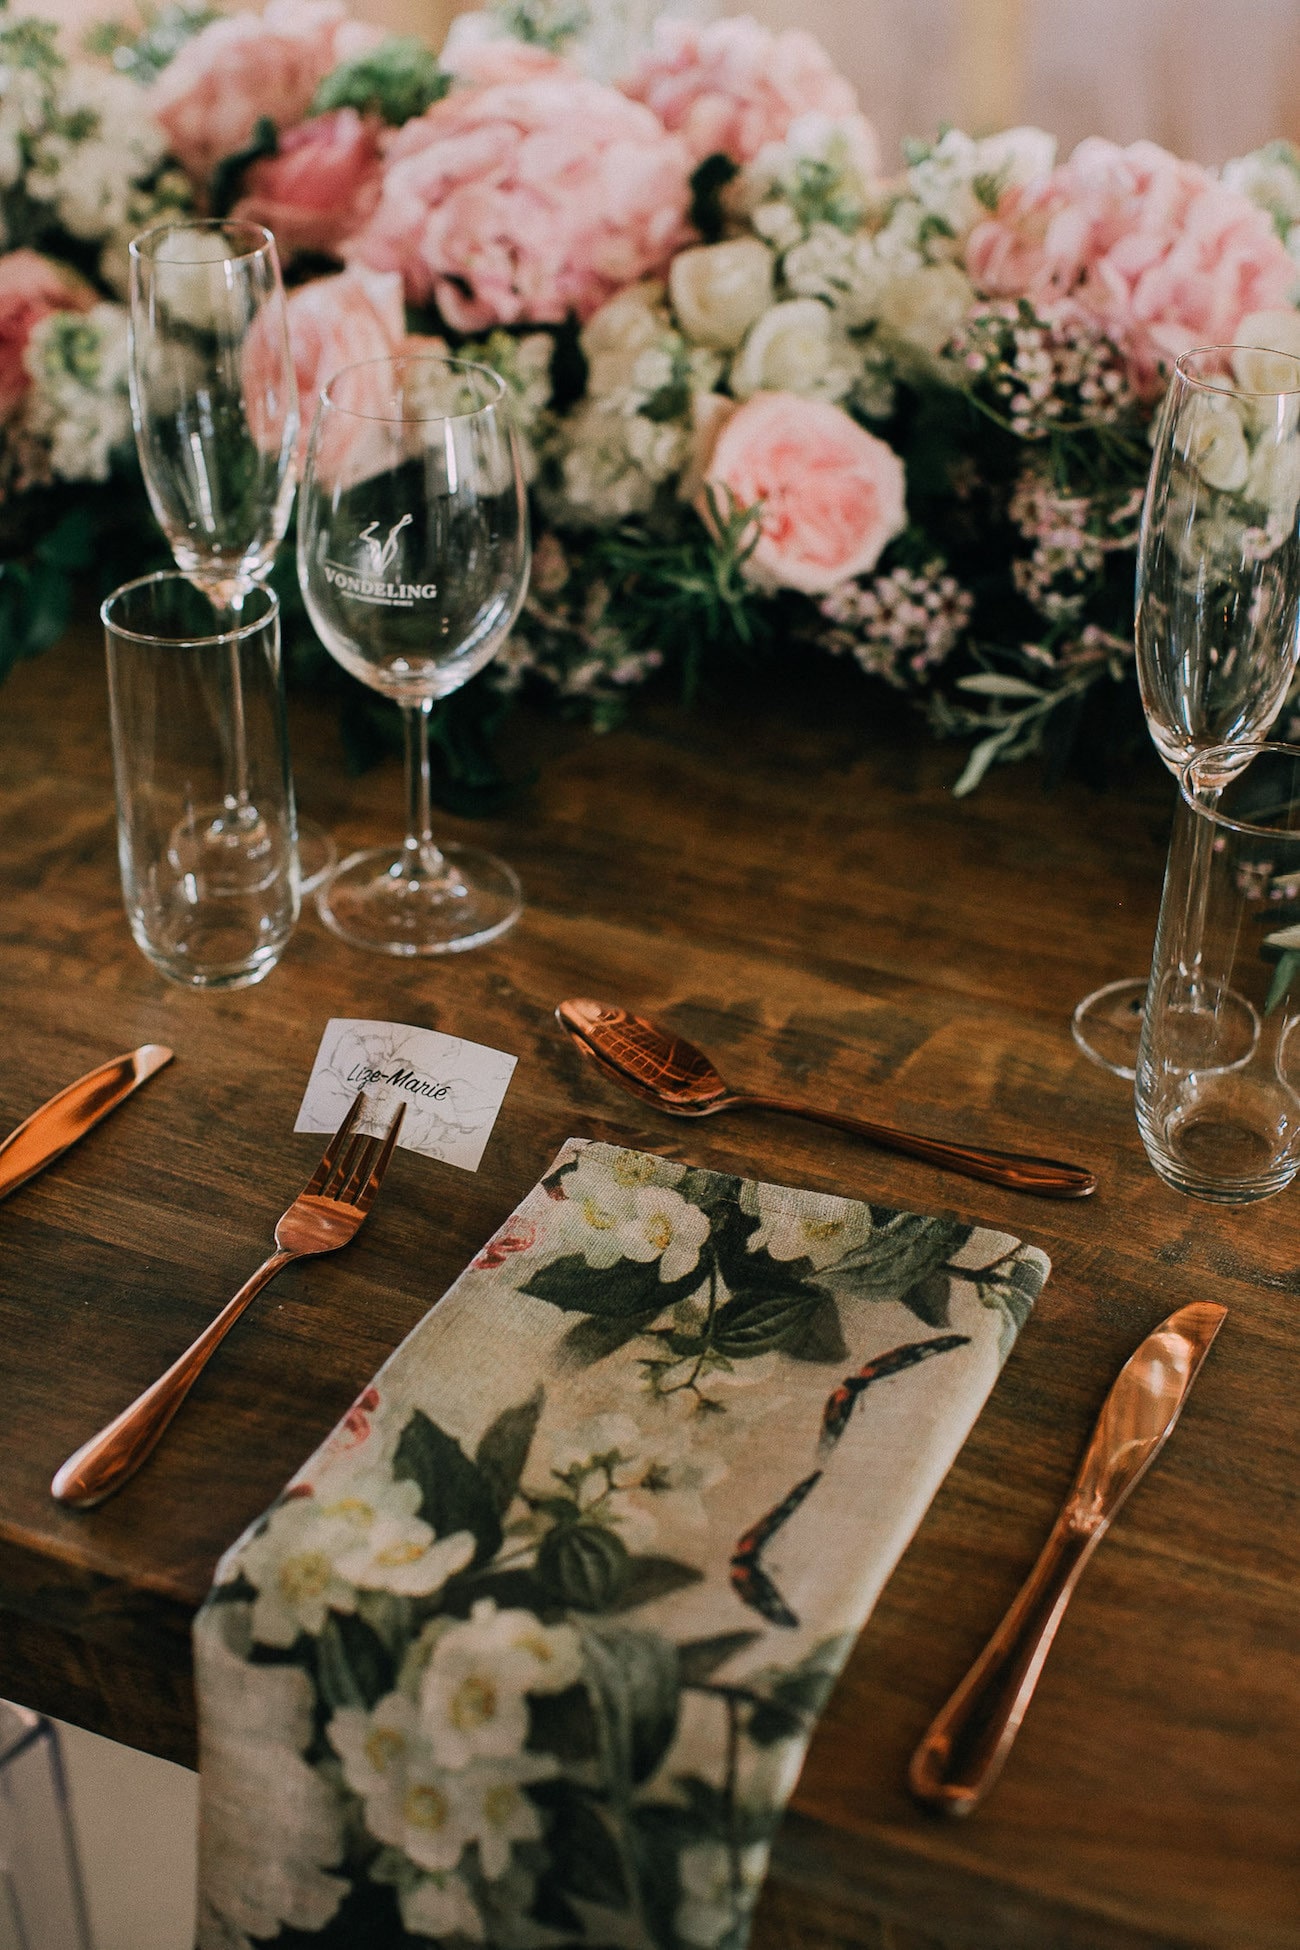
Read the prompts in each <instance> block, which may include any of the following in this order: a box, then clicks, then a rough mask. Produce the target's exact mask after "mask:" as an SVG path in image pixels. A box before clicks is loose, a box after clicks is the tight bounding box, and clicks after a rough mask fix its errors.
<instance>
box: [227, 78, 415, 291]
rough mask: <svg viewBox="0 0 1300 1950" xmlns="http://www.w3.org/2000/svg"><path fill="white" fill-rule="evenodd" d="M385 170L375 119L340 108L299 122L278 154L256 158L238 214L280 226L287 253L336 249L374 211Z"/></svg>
mask: <svg viewBox="0 0 1300 1950" xmlns="http://www.w3.org/2000/svg"><path fill="white" fill-rule="evenodd" d="M381 174H382V169H381V164H380V159H379V134H378V130H377V128H376V126H375V124H374V123H373V122H372V121H369V120H366V121H363V120H362V118H361V116H360V115H358V114H357V111H356V109H355V108H339V109H335V110H334V112H333V114H330V115H317V116H314V117H313V118H312V120H311V121H309V122H300V123H299V125H298V127H297V128H296V129H290V131H289V133H288V135H286V136H285V137H284V138H283V140H282V141H281V143H280V151H279V154H278V155H275V156H268V157H267V158H266V159H265V160H264V161H263V162H259V163H254V165H253V167H252V168H251V169H250V170H249V171H248V173H247V175H246V176H245V177H244V194H243V196H242V197H241V198H240V200H239V202H238V203H237V204H236V205H235V208H234V210H233V212H232V214H233V215H234V216H236V217H247V218H248V219H249V220H250V221H251V222H252V223H264V224H265V225H266V227H267V229H268V230H271V231H274V233H275V238H276V242H277V243H278V244H279V246H280V254H281V256H282V257H289V256H291V255H292V254H293V252H294V251H330V250H333V249H335V247H336V246H337V245H339V244H341V243H342V242H343V239H344V238H345V237H350V236H351V234H352V232H353V231H354V230H359V229H360V228H361V226H362V224H363V223H364V222H365V221H366V219H367V218H368V217H369V216H370V215H371V213H372V212H373V210H374V208H375V205H376V204H377V203H378V201H379V185H380V177H381Z"/></svg>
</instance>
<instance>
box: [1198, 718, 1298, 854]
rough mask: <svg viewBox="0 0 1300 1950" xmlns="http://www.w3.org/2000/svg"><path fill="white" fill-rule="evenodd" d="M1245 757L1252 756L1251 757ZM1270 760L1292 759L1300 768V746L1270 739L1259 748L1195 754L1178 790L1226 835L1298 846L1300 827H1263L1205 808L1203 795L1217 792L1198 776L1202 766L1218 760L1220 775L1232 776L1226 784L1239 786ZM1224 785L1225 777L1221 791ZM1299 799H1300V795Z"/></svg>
mask: <svg viewBox="0 0 1300 1950" xmlns="http://www.w3.org/2000/svg"><path fill="white" fill-rule="evenodd" d="M1245 754H1249V757H1248V758H1247V757H1246V756H1245ZM1266 756H1279V757H1282V758H1288V759H1292V760H1293V761H1294V762H1295V763H1296V764H1297V766H1300V745H1293V744H1290V743H1289V742H1288V741H1287V740H1286V739H1283V738H1266V739H1261V740H1260V742H1259V743H1258V744H1249V745H1248V744H1235V745H1232V744H1228V745H1206V746H1204V747H1203V748H1202V749H1201V750H1200V751H1199V752H1193V753H1192V755H1191V757H1190V758H1189V759H1188V760H1187V762H1186V764H1185V765H1183V766H1182V767H1181V769H1180V770H1179V773H1178V790H1179V793H1180V795H1181V797H1182V800H1183V804H1184V805H1185V806H1186V807H1187V809H1188V811H1189V812H1194V813H1195V814H1196V815H1197V817H1198V818H1199V819H1208V820H1210V821H1212V822H1213V824H1214V825H1216V826H1221V827H1223V828H1224V830H1225V831H1226V832H1229V833H1249V834H1252V835H1254V836H1256V837H1259V838H1263V839H1270V840H1289V841H1290V842H1291V843H1292V844H1293V845H1294V844H1295V843H1296V842H1297V841H1300V826H1295V827H1292V826H1261V825H1260V823H1259V822H1258V820H1252V819H1234V818H1233V817H1232V815H1231V814H1230V813H1225V812H1220V811H1219V810H1218V808H1217V807H1215V806H1209V805H1206V804H1205V802H1204V798H1203V795H1204V793H1205V792H1206V791H1207V790H1211V789H1213V788H1212V787H1211V786H1210V784H1209V782H1208V781H1207V782H1205V783H1202V782H1201V781H1199V780H1198V779H1197V778H1196V777H1195V776H1194V775H1195V773H1196V770H1197V767H1198V766H1209V765H1210V764H1211V762H1212V761H1214V760H1217V761H1218V770H1219V773H1220V774H1224V773H1227V774H1229V775H1230V776H1229V777H1228V779H1227V781H1226V782H1227V783H1228V784H1235V783H1236V781H1237V779H1239V778H1242V777H1244V776H1245V774H1246V772H1247V771H1248V770H1249V769H1250V766H1251V765H1252V764H1253V763H1254V761H1255V760H1256V759H1257V758H1263V757H1266ZM1224 782H1225V781H1224V779H1223V778H1222V776H1221V777H1220V779H1219V781H1218V783H1219V789H1220V790H1221V789H1222V787H1223V784H1224ZM1298 784H1300V781H1298ZM1297 796H1298V797H1300V792H1298V794H1297Z"/></svg>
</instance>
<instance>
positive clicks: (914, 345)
mask: <svg viewBox="0 0 1300 1950" xmlns="http://www.w3.org/2000/svg"><path fill="white" fill-rule="evenodd" d="M974 295H975V293H974V290H973V289H972V286H971V282H970V279H969V278H968V277H967V276H966V274H965V272H964V271H961V270H959V269H958V267H957V266H956V265H955V264H927V265H925V266H924V267H923V268H922V269H921V270H919V271H911V272H909V273H908V274H907V275H906V276H904V277H901V278H894V279H893V280H892V281H891V282H890V283H889V284H887V285H886V286H885V289H884V291H883V292H882V294H881V298H880V313H879V317H880V323H881V326H882V327H883V329H884V330H885V331H886V332H888V334H889V336H890V337H891V338H893V339H896V340H897V341H898V343H899V344H900V345H901V346H905V347H906V348H907V349H908V350H909V351H913V352H918V353H920V354H921V355H922V357H923V358H926V359H935V358H937V357H938V355H939V353H940V352H942V350H943V348H944V346H945V345H946V344H947V343H948V340H949V339H950V338H951V337H952V335H953V333H954V332H955V331H956V329H957V327H958V325H960V323H961V321H962V319H963V318H964V317H965V316H966V312H967V310H968V309H969V307H970V303H971V300H972V299H973V297H974Z"/></svg>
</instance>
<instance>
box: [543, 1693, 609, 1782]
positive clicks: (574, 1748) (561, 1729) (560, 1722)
mask: <svg viewBox="0 0 1300 1950" xmlns="http://www.w3.org/2000/svg"><path fill="white" fill-rule="evenodd" d="M525 1744H526V1746H527V1748H528V1751H529V1753H534V1754H554V1755H555V1756H556V1758H557V1759H558V1760H563V1761H567V1762H570V1763H572V1762H575V1761H583V1760H594V1759H595V1757H596V1755H597V1754H598V1753H599V1751H600V1735H599V1733H598V1731H597V1728H596V1722H595V1719H594V1717H593V1714H592V1708H591V1698H590V1695H589V1694H588V1692H587V1689H586V1687H585V1686H583V1685H581V1684H578V1685H575V1686H566V1687H565V1689H564V1691H563V1692H562V1693H529V1695H528V1739H527V1742H526V1743H525Z"/></svg>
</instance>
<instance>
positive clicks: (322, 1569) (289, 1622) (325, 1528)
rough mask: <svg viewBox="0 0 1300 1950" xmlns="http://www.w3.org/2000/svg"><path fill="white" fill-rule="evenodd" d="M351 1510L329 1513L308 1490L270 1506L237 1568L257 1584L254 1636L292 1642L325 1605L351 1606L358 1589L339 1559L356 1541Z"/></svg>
mask: <svg viewBox="0 0 1300 1950" xmlns="http://www.w3.org/2000/svg"><path fill="white" fill-rule="evenodd" d="M356 1536H357V1526H356V1521H355V1516H354V1514H353V1513H351V1512H349V1513H344V1514H338V1513H336V1514H335V1515H333V1516H327V1515H326V1514H325V1512H324V1511H323V1510H322V1509H321V1507H320V1505H319V1504H318V1503H317V1501H316V1499H315V1498H314V1497H311V1496H292V1497H289V1498H288V1499H287V1500H286V1501H285V1502H284V1503H281V1504H280V1505H279V1506H278V1508H276V1509H274V1510H273V1511H272V1512H271V1515H270V1518H269V1519H268V1521H267V1525H266V1528H265V1529H264V1530H263V1531H262V1532H261V1534H260V1535H259V1536H257V1537H254V1538H253V1540H252V1542H251V1543H249V1544H247V1545H245V1547H244V1550H243V1553H242V1555H241V1558H240V1569H241V1570H242V1571H243V1573H244V1575H245V1577H246V1578H248V1580H249V1582H250V1583H251V1584H253V1585H255V1586H256V1588H257V1597H256V1599H255V1600H254V1602H253V1621H252V1627H253V1637H254V1638H255V1639H257V1640H258V1641H259V1642H260V1643H261V1644H262V1645H279V1646H290V1645H292V1644H293V1643H294V1640H295V1639H296V1638H297V1637H298V1635H299V1633H300V1632H308V1633H310V1634H311V1635H312V1637H315V1636H316V1635H317V1634H318V1633H319V1632H320V1630H321V1627H322V1626H323V1625H324V1623H325V1615H326V1613H327V1612H329V1611H355V1610H356V1604H357V1601H356V1591H355V1589H354V1587H353V1586H352V1585H351V1584H350V1583H349V1582H348V1580H347V1579H346V1578H344V1577H342V1576H340V1574H339V1571H338V1564H337V1560H338V1558H339V1556H340V1555H341V1554H342V1553H343V1552H345V1551H347V1550H348V1549H349V1548H350V1547H351V1546H352V1545H353V1544H354V1543H355V1541H356Z"/></svg>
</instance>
